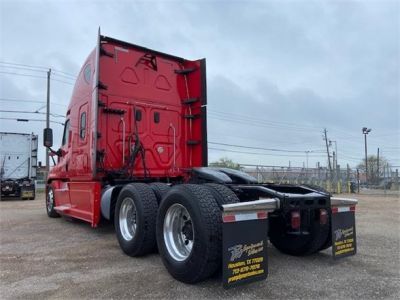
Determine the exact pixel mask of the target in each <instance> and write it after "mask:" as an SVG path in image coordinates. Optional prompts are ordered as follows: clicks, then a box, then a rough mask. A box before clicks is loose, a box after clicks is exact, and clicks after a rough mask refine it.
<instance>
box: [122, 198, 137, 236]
mask: <svg viewBox="0 0 400 300" xmlns="http://www.w3.org/2000/svg"><path fill="white" fill-rule="evenodd" d="M136 227H137V212H136V206H135V203H134V202H133V199H132V198H129V197H127V198H125V199H124V200H122V204H121V207H120V211H119V228H120V231H121V235H122V237H123V238H124V239H125V240H126V241H130V240H132V239H133V238H134V237H135V233H136Z"/></svg>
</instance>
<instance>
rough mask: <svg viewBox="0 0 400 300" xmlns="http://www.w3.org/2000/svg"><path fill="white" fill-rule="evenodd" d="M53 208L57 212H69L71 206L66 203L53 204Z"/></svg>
mask: <svg viewBox="0 0 400 300" xmlns="http://www.w3.org/2000/svg"><path fill="white" fill-rule="evenodd" d="M54 209H55V210H56V211H58V212H59V213H69V210H70V209H71V207H70V206H66V205H60V206H55V207H54Z"/></svg>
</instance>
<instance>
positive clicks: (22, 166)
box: [0, 132, 38, 200]
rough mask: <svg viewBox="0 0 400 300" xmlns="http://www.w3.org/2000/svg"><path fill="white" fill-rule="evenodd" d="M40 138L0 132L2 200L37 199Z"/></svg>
mask: <svg viewBox="0 0 400 300" xmlns="http://www.w3.org/2000/svg"><path fill="white" fill-rule="evenodd" d="M37 152H38V136H37V135H35V134H33V133H31V134H25V133H11V132H0V179H1V198H4V197H19V198H22V199H30V200H33V199H35V179H36V168H37Z"/></svg>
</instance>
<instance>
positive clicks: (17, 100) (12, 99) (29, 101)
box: [0, 98, 68, 107]
mask: <svg viewBox="0 0 400 300" xmlns="http://www.w3.org/2000/svg"><path fill="white" fill-rule="evenodd" d="M0 101H2V102H27V103H46V101H38V100H29V99H14V98H0ZM50 103H51V104H54V105H60V106H64V107H67V106H68V105H65V104H61V103H56V102H50Z"/></svg>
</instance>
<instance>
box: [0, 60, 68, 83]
mask: <svg viewBox="0 0 400 300" xmlns="http://www.w3.org/2000/svg"><path fill="white" fill-rule="evenodd" d="M0 64H2V65H9V66H10V67H12V66H15V67H25V68H31V69H41V70H43V72H47V70H48V69H52V70H54V71H56V72H59V73H63V74H65V75H67V76H70V77H72V78H74V79H75V78H76V76H75V75H74V74H71V73H68V72H65V71H61V70H58V69H55V68H51V67H45V66H33V65H27V64H21V63H13V62H7V61H0Z"/></svg>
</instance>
